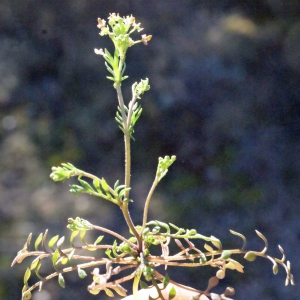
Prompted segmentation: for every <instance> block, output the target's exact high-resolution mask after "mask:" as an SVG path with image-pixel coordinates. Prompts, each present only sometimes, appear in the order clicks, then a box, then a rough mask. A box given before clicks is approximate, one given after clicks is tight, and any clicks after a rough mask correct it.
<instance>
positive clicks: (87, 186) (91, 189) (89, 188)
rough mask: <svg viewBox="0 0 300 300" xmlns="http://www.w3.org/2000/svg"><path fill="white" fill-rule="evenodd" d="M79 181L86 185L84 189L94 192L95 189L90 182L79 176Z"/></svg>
mask: <svg viewBox="0 0 300 300" xmlns="http://www.w3.org/2000/svg"><path fill="white" fill-rule="evenodd" d="M78 181H79V182H80V184H81V185H82V186H83V187H84V189H85V190H86V191H87V192H90V193H94V192H95V191H94V189H93V188H92V187H91V185H90V184H89V183H87V182H86V181H85V180H83V179H80V178H79V177H78Z"/></svg>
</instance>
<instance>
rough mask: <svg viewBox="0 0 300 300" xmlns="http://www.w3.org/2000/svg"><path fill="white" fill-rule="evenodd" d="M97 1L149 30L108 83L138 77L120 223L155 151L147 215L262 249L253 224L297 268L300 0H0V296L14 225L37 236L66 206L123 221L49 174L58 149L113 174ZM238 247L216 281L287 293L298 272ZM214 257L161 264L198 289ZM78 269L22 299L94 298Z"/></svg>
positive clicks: (112, 127)
mask: <svg viewBox="0 0 300 300" xmlns="http://www.w3.org/2000/svg"><path fill="white" fill-rule="evenodd" d="M110 12H119V13H120V15H122V16H123V15H130V14H133V15H134V16H135V17H136V20H137V22H141V23H142V27H143V28H145V30H144V31H143V33H146V34H152V35H153V39H152V41H151V42H150V43H149V45H148V46H147V47H145V46H143V45H142V44H140V45H138V46H135V47H133V48H132V49H129V51H128V55H127V70H126V73H127V74H128V75H129V76H130V77H129V79H127V81H125V82H124V84H123V87H124V94H125V98H126V99H130V97H131V95H130V91H131V84H132V83H133V82H134V81H137V80H140V79H141V78H145V77H148V78H149V80H150V85H151V90H150V91H149V92H147V93H146V94H145V95H144V96H143V99H142V106H143V109H144V110H143V114H142V117H141V119H140V122H139V123H138V124H137V126H136V130H135V139H136V142H134V143H133V145H132V151H133V162H132V169H133V173H132V194H131V195H132V198H133V199H134V201H135V202H134V204H133V206H134V208H133V209H132V217H133V218H134V220H135V222H136V223H141V220H142V215H141V214H142V209H143V204H144V200H145V197H146V195H147V193H148V190H149V188H150V186H151V183H152V180H153V178H154V174H155V171H156V165H157V158H158V156H164V155H176V156H177V161H176V163H175V164H174V165H173V166H172V167H171V168H170V170H169V173H168V176H167V177H166V178H164V180H163V181H162V182H161V184H160V186H159V187H158V189H157V191H156V193H155V195H154V197H153V201H152V203H151V208H150V217H149V218H150V219H152V218H154V219H161V220H162V221H165V222H172V223H175V224H177V225H178V226H181V227H185V228H195V229H197V231H198V232H200V233H201V234H203V235H208V236H210V235H214V236H216V237H218V238H219V239H221V241H223V245H224V247H233V248H238V247H241V240H240V239H239V238H237V237H234V236H232V235H231V234H230V233H229V229H232V230H235V231H238V232H241V233H243V234H244V235H245V236H246V237H247V239H248V247H249V248H252V249H254V250H261V249H262V248H263V247H264V244H263V242H262V240H260V239H259V238H258V237H257V236H256V234H255V232H254V230H255V229H257V230H259V231H261V232H262V233H263V234H264V235H265V236H266V237H267V238H268V241H269V248H270V249H269V252H270V254H272V255H275V256H276V257H279V258H280V257H281V254H280V252H279V251H278V248H277V245H278V244H280V245H281V246H282V247H283V248H284V249H285V251H286V254H287V257H288V259H289V260H290V261H291V262H292V268H293V273H294V275H295V279H296V280H297V279H299V275H300V274H299V273H300V272H299V267H300V260H299V249H300V248H299V246H300V221H299V213H300V202H299V197H300V188H299V180H300V134H299V130H300V2H299V1H295V0H247V1H237V0H217V1H216V0H210V1H206V0H181V1H180V0H164V1H141V0H132V1H129V0H128V1H127V0H112V1H105V0H60V1H57V0H52V1H43V0H35V1H21V0H2V1H1V3H0V218H1V219H0V220H1V221H0V262H1V264H0V266H1V267H0V282H1V283H0V299H9V300H10V299H11V300H15V299H20V295H21V289H22V285H23V274H24V271H25V270H26V268H27V266H28V265H29V263H30V259H27V260H25V261H24V262H23V264H21V265H16V266H15V267H14V268H10V264H11V262H12V260H13V258H14V257H15V255H16V253H17V251H19V250H20V249H21V248H22V247H23V245H24V243H25V241H26V238H27V236H28V234H29V232H32V233H33V236H34V237H37V236H38V234H39V233H40V232H44V230H45V229H47V228H48V229H49V236H51V237H52V236H54V235H56V234H59V235H60V236H62V235H66V237H68V236H69V234H70V232H69V231H68V230H66V229H65V226H66V225H67V219H68V217H73V218H75V217H76V216H80V217H82V218H85V219H88V220H89V221H90V222H91V223H94V224H97V225H101V226H106V227H108V228H111V229H113V230H118V231H121V232H122V233H124V234H125V235H127V234H128V233H127V230H126V228H125V227H124V221H123V219H122V216H121V213H120V210H119V209H118V208H117V207H114V205H112V204H110V203H104V202H103V201H100V200H98V199H94V198H93V197H91V196H87V195H80V196H78V197H77V198H76V197H74V196H73V195H70V194H69V193H68V185H69V184H70V182H66V183H54V182H52V181H51V180H50V178H49V174H50V169H51V167H52V166H53V165H59V164H60V163H61V162H71V163H73V164H74V165H76V166H77V167H78V168H80V169H84V170H86V171H88V172H91V173H95V174H97V175H98V176H99V177H102V176H103V177H105V178H106V180H107V181H108V182H109V183H110V184H113V183H114V182H115V181H116V180H117V179H120V180H121V181H122V180H123V138H122V135H121V133H120V130H119V129H118V126H117V124H116V122H115V121H114V116H115V112H116V108H117V100H116V95H115V91H114V89H113V88H112V83H111V81H108V80H106V79H105V76H106V75H108V74H107V71H106V68H105V66H104V63H103V59H102V57H100V56H97V55H95V54H94V50H93V49H94V48H104V47H107V48H108V49H112V47H111V46H112V45H111V43H110V41H109V40H108V38H100V36H99V34H98V33H99V30H98V28H97V27H96V25H97V18H98V17H101V18H107V16H108V14H109V13H110ZM122 227H124V229H122ZM98 235H99V234H97V236H98ZM90 238H91V241H92V236H90ZM87 239H89V237H88V238H87ZM67 240H68V238H67ZM199 245H201V242H199ZM65 246H66V247H68V246H69V245H68V243H67V242H65ZM240 261H241V262H243V264H244V265H245V274H243V275H241V276H240V274H237V272H235V271H232V272H228V278H226V279H225V280H223V282H222V283H221V290H218V289H217V291H222V290H223V289H224V288H225V287H226V286H228V285H229V286H233V287H234V288H235V289H236V296H235V298H236V299H240V300H243V299H267V300H271V299H272V300H273V299H290V300H295V299H298V297H299V296H298V295H299V293H300V289H299V285H298V286H297V285H296V286H295V287H291V286H289V287H284V281H285V272H284V270H283V269H281V268H280V270H279V274H278V275H277V276H274V275H273V273H272V264H271V263H269V262H268V261H264V260H261V259H260V260H257V261H256V262H255V263H247V262H245V261H243V260H242V259H241V260H240ZM50 269H51V268H45V269H43V268H42V269H41V273H42V274H46V272H49V270H50ZM43 272H44V273H43ZM214 272H215V270H213V272H210V271H209V270H208V269H204V268H201V269H195V270H183V269H178V270H176V269H172V268H169V269H168V273H169V275H170V277H171V278H173V279H175V280H180V281H181V282H182V283H184V284H190V285H192V286H194V287H197V288H199V289H205V288H206V284H207V279H208V278H209V276H210V275H212V274H213V273H214ZM88 273H89V272H88ZM297 275H298V276H297ZM91 280H92V279H91V276H88V277H87V278H86V279H84V280H80V279H78V276H77V274H70V275H69V276H67V278H66V288H65V289H62V288H60V287H59V285H58V284H57V281H56V280H52V281H49V282H48V283H46V284H45V285H44V292H43V293H36V294H34V296H33V299H34V300H49V299H74V300H75V299H100V298H101V299H105V295H104V293H101V294H100V296H99V295H98V296H92V295H90V294H89V293H88V292H87V291H86V286H87V285H88V284H90V283H91Z"/></svg>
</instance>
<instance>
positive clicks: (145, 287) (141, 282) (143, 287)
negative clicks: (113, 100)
mask: <svg viewBox="0 0 300 300" xmlns="http://www.w3.org/2000/svg"><path fill="white" fill-rule="evenodd" d="M140 287H141V289H149V286H148V285H147V283H146V282H144V281H143V280H140Z"/></svg>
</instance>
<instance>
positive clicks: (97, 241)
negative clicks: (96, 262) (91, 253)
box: [94, 235, 104, 245]
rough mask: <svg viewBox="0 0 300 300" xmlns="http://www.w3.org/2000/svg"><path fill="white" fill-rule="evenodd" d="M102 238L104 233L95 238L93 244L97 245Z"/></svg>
mask: <svg viewBox="0 0 300 300" xmlns="http://www.w3.org/2000/svg"><path fill="white" fill-rule="evenodd" d="M103 238H104V235H100V236H99V237H98V238H97V239H96V241H95V243H94V245H98V244H99V243H101V242H102V240H103Z"/></svg>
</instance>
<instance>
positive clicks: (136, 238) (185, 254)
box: [12, 13, 294, 300]
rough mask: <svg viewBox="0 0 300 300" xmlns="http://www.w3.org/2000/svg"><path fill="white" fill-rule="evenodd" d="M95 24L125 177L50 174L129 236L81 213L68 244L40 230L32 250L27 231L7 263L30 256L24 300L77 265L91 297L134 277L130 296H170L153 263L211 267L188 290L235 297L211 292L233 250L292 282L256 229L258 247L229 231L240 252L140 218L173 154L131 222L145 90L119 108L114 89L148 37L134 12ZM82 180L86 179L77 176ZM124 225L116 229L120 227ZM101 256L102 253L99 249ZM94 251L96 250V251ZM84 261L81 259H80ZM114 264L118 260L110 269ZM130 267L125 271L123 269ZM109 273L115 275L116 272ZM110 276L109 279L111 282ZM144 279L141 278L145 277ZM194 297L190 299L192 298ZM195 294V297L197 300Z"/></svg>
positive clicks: (162, 161) (145, 85)
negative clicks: (91, 199) (105, 207)
mask: <svg viewBox="0 0 300 300" xmlns="http://www.w3.org/2000/svg"><path fill="white" fill-rule="evenodd" d="M98 28H99V29H100V30H101V32H100V35H101V36H105V35H108V36H109V37H110V39H111V40H112V41H113V44H114V47H115V49H114V54H113V55H112V54H111V53H110V52H109V51H108V50H107V49H104V50H102V49H100V50H97V49H96V50H95V52H96V54H99V55H102V56H103V58H104V60H105V65H106V68H107V70H108V72H109V73H110V74H111V76H109V77H108V79H110V80H112V81H114V88H115V89H116V92H117V97H118V104H119V105H118V109H117V112H116V117H115V119H116V121H117V123H118V125H119V128H120V129H121V131H122V132H123V134H124V141H125V171H124V173H125V180H124V183H123V184H120V183H119V180H118V181H117V182H116V183H115V184H114V186H113V187H112V186H110V185H109V183H108V182H107V181H106V180H105V179H104V178H103V177H102V178H101V179H100V178H99V177H97V176H95V175H93V174H90V173H87V172H85V171H83V170H80V169H77V168H76V167H75V166H74V165H72V164H70V163H63V164H61V166H58V167H53V168H52V173H51V174H50V177H51V178H52V179H53V180H54V181H64V180H66V179H69V178H71V177H77V180H78V184H72V185H71V186H70V192H71V193H72V194H75V195H78V194H80V193H87V194H90V195H93V196H96V197H98V198H101V199H104V200H108V201H110V202H112V203H114V204H115V205H117V206H119V208H120V210H121V212H122V214H123V217H124V219H125V221H126V224H127V226H128V229H129V234H130V236H129V237H124V236H122V235H120V234H119V233H117V232H114V231H112V230H109V229H107V228H104V227H100V226H97V225H93V224H91V223H90V222H89V221H87V220H84V219H82V218H80V217H76V218H75V219H73V218H69V219H68V225H67V228H68V229H70V231H71V235H70V244H71V247H70V248H66V249H65V248H63V244H64V242H65V237H64V236H62V237H59V236H58V235H56V236H54V237H52V238H50V240H49V241H48V244H47V246H48V247H46V240H47V233H48V231H47V230H46V231H45V233H41V234H40V235H39V236H38V237H37V239H36V241H35V243H34V248H35V250H34V251H30V250H29V249H30V242H31V238H32V235H31V234H30V235H29V236H28V239H27V241H26V243H25V245H24V247H23V248H22V249H21V250H20V251H19V252H18V254H17V256H16V258H15V259H14V261H13V262H12V266H13V265H14V264H15V263H21V262H22V261H23V260H24V258H26V257H29V256H34V257H35V259H34V260H33V261H32V263H31V264H30V267H29V268H27V269H26V272H25V274H24V287H23V289H22V299H31V292H32V290H34V289H35V288H39V290H41V289H42V285H43V283H44V282H46V281H47V280H50V279H52V278H54V277H57V280H58V283H59V285H60V286H61V287H63V288H64V287H65V285H66V284H65V279H64V274H65V273H67V272H72V271H77V273H78V276H79V278H85V277H86V276H87V273H86V272H85V270H84V269H86V268H94V269H93V271H92V275H93V276H92V282H91V284H90V285H89V286H88V291H89V292H90V293H91V294H93V295H97V294H99V293H100V291H102V290H103V291H104V292H105V293H106V294H107V295H108V296H110V297H113V296H114V295H115V294H114V292H115V293H117V294H118V295H120V296H125V295H126V292H127V291H126V290H125V289H124V288H123V287H122V286H121V283H123V282H125V281H129V280H132V281H133V288H132V289H133V293H134V296H135V299H138V289H139V287H140V288H142V289H148V288H150V287H151V286H152V287H154V288H155V289H156V291H157V293H158V297H157V298H152V297H151V296H149V299H164V297H167V298H165V299H169V300H171V299H173V298H174V297H175V296H176V286H180V285H179V283H177V282H174V281H173V280H171V279H170V277H169V275H168V274H164V275H163V274H161V273H160V272H159V271H158V270H157V267H159V266H162V265H163V266H165V268H167V266H173V267H178V268H181V267H203V266H209V267H211V268H215V269H216V275H215V276H213V277H211V278H210V279H209V280H208V286H207V288H206V289H205V290H203V291H202V290H199V289H197V290H196V289H194V290H193V291H194V292H195V293H197V294H198V295H199V297H198V298H201V299H231V298H228V296H231V295H234V290H233V289H232V288H227V289H226V290H225V291H224V293H223V294H220V295H218V294H216V293H213V292H211V290H212V289H213V288H214V287H215V286H216V285H218V283H219V280H220V279H223V278H224V277H225V276H226V272H227V270H235V271H237V272H239V273H243V272H244V266H243V265H242V264H241V263H240V262H238V261H237V260H235V259H234V258H233V257H234V256H236V255H243V256H244V259H245V260H246V261H250V262H252V261H254V260H255V259H256V258H257V257H262V258H265V259H268V260H269V261H270V262H271V263H272V265H273V267H272V270H273V273H274V274H277V273H278V269H279V268H278V266H279V265H281V266H282V267H283V268H284V269H285V271H286V282H285V283H286V285H288V284H289V283H291V284H294V280H293V275H292V274H291V269H290V262H289V261H287V262H285V259H286V256H285V253H284V250H283V249H282V248H281V247H280V246H279V251H280V252H281V254H282V258H281V259H279V258H275V257H271V256H269V255H268V254H267V250H268V241H267V239H266V238H265V237H264V235H263V234H261V233H260V232H258V231H256V234H257V236H258V237H259V238H260V239H261V240H262V241H263V242H264V248H263V249H262V250H261V251H254V250H247V249H246V238H245V237H244V236H243V235H242V234H240V233H238V232H235V231H232V230H231V231H230V232H231V233H232V234H233V235H235V236H237V237H239V238H241V239H242V241H243V246H242V248H240V249H223V246H222V243H221V241H220V240H219V239H218V238H216V237H214V236H210V237H207V236H204V235H202V234H200V233H198V232H197V230H196V229H184V228H180V227H178V226H176V225H175V224H172V223H165V222H162V221H159V220H153V221H148V222H147V216H148V208H149V204H150V201H151V198H152V195H153V193H154V190H155V188H156V186H157V184H158V183H159V182H160V180H161V179H162V178H163V177H164V176H166V174H167V172H168V170H169V167H170V166H171V165H172V164H173V163H174V161H175V160H176V157H175V156H174V155H172V156H165V157H160V158H159V159H158V166H157V171H156V174H155V178H154V181H153V184H152V187H151V188H150V191H149V194H148V196H147V198H146V200H145V206H144V214H143V219H142V225H136V224H135V223H134V222H133V220H132V219H131V216H130V210H129V204H130V203H131V202H132V200H131V199H130V197H129V194H130V190H131V186H130V177H131V164H130V162H131V148H130V141H131V139H134V138H133V133H134V128H135V126H136V123H137V121H138V120H139V119H140V117H141V113H142V107H141V104H140V103H139V102H138V100H140V99H141V96H142V95H143V94H144V92H146V91H148V90H149V89H150V85H149V80H148V79H145V80H141V81H140V82H139V83H137V82H136V83H134V84H133V85H132V99H131V100H130V101H128V104H127V105H125V103H124V100H123V95H122V90H121V82H122V81H123V80H125V79H126V78H127V77H128V76H124V72H125V69H126V64H125V57H126V53H127V50H128V48H129V47H131V46H133V45H135V44H137V43H140V42H142V43H143V44H144V45H147V43H148V42H149V41H150V40H151V36H149V35H148V36H147V35H142V36H141V39H139V40H136V41H134V40H133V39H132V38H131V34H132V33H134V32H135V31H137V32H140V31H141V30H142V28H141V27H140V24H139V23H136V22H135V18H134V17H133V16H127V17H120V16H119V15H118V14H114V13H113V14H111V15H110V16H109V18H108V25H106V21H105V20H102V19H98ZM83 178H85V179H87V180H89V181H90V182H88V181H87V180H84V179H83ZM121 229H123V228H121ZM90 230H99V231H101V232H103V233H105V234H106V235H110V236H112V237H114V239H115V240H114V242H113V243H112V244H102V242H103V241H104V239H105V236H104V235H100V236H99V237H98V238H97V239H96V240H95V241H94V242H93V243H88V242H87V241H86V240H85V236H86V233H87V231H90ZM75 238H77V239H78V238H79V239H80V240H81V242H82V245H81V246H74V240H75ZM191 240H196V241H199V240H200V241H204V244H203V245H199V246H198V245H197V246H195V245H194V243H192V242H191ZM171 242H173V243H175V245H176V246H177V247H178V250H177V252H175V254H170V249H169V244H170V243H171ZM157 247H160V248H161V251H162V255H161V256H156V255H153V254H152V253H153V252H152V249H153V248H157ZM98 250H104V255H102V256H100V257H99V255H97V256H96V255H95V256H93V255H91V256H90V257H88V256H86V255H84V256H83V255H82V254H81V251H90V252H93V251H98ZM101 253H103V252H101ZM97 254H98V252H97ZM47 258H48V259H50V260H51V261H52V265H53V273H51V274H50V275H48V276H46V277H45V278H43V277H42V276H41V275H40V274H39V270H40V268H41V266H42V263H43V262H44V259H47ZM82 261H84V263H82ZM114 265H117V266H116V267H115V266H114ZM99 266H103V267H104V268H105V272H104V273H102V274H101V273H100V269H99V268H98V267H99ZM127 269H131V270H132V272H131V273H130V274H129V275H128V273H127V272H125V273H122V272H123V271H125V270H127ZM33 270H35V274H36V276H37V278H38V279H39V281H38V282H36V283H35V284H33V285H32V286H29V284H28V281H29V279H30V278H31V275H32V271H33ZM116 275H117V277H116V278H114V276H116ZM112 278H113V279H112ZM144 280H145V281H144ZM170 283H172V287H171V288H170V290H169V291H168V295H167V296H163V295H165V292H166V289H167V287H169V285H170ZM193 298H194V297H193ZM198 298H197V299H198Z"/></svg>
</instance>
